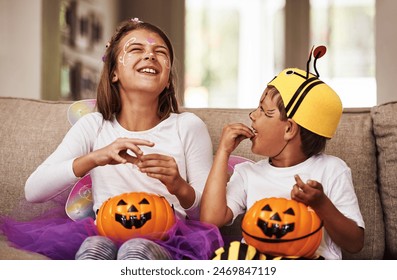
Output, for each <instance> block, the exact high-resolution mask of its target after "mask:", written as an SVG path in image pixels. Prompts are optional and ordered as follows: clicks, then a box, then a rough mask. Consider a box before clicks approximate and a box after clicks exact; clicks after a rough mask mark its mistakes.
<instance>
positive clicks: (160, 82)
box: [112, 29, 171, 95]
mask: <svg viewBox="0 0 397 280" xmlns="http://www.w3.org/2000/svg"><path fill="white" fill-rule="evenodd" d="M118 49H119V51H118V56H117V67H116V70H115V72H114V76H113V79H112V82H119V88H120V92H129V91H131V90H137V91H140V92H154V93H156V94H157V95H159V94H160V93H161V92H162V91H163V90H164V88H165V87H166V86H168V85H169V76H170V71H171V62H170V52H169V49H168V48H167V45H166V44H165V43H164V41H163V40H162V38H161V37H160V36H159V35H158V34H157V33H154V32H151V31H148V30H145V29H138V30H133V31H130V32H129V33H127V34H126V35H125V36H124V38H123V39H122V40H121V41H120V43H119V46H118Z"/></svg>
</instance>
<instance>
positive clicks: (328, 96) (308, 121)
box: [268, 46, 343, 138]
mask: <svg viewBox="0 0 397 280" xmlns="http://www.w3.org/2000/svg"><path fill="white" fill-rule="evenodd" d="M325 52H326V48H325V47H324V46H319V47H317V48H316V49H315V50H314V52H313V48H312V50H311V51H310V56H309V60H308V62H307V71H303V70H300V69H297V68H288V69H284V70H283V71H282V72H281V73H280V74H278V75H277V76H276V77H275V78H274V79H273V80H272V81H270V82H269V83H268V85H269V86H274V87H275V88H276V89H277V90H278V91H279V92H280V95H281V98H282V99H283V102H284V105H285V109H286V112H287V116H288V118H291V119H293V120H294V121H295V122H296V123H297V124H299V125H300V126H302V127H304V128H306V129H307V130H310V131H311V132H314V133H316V134H318V135H321V136H324V137H326V138H332V136H333V135H334V134H335V131H336V128H337V127H338V124H339V120H340V118H341V116H342V110H343V108H342V102H341V100H340V98H339V96H338V94H337V93H336V92H335V91H334V90H333V89H332V88H330V87H329V86H328V85H327V84H325V83H324V82H323V81H321V80H320V79H319V74H318V72H317V69H316V66H315V65H316V60H317V59H318V58H320V57H321V56H323V55H324V54H325ZM312 53H313V56H314V58H315V61H314V68H315V71H316V74H317V76H316V75H313V74H311V73H309V63H310V59H311V56H312Z"/></svg>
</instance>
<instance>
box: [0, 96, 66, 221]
mask: <svg viewBox="0 0 397 280" xmlns="http://www.w3.org/2000/svg"><path fill="white" fill-rule="evenodd" d="M69 103H70V102H50V101H38V100H29V99H19V98H0V133H1V134H0V147H1V150H0V162H1V164H0V175H1V183H0V185H1V187H0V213H1V214H2V215H12V216H13V217H15V218H18V219H30V218H31V217H35V216H37V215H39V214H42V213H44V212H45V211H46V210H47V209H49V208H51V206H53V204H54V203H55V202H54V201H52V202H47V203H41V204H32V203H28V202H26V201H25V199H24V198H25V195H24V185H25V182H26V180H27V178H28V177H29V175H30V174H31V173H32V172H33V171H34V170H35V169H36V168H37V166H38V165H39V164H40V163H42V162H43V161H44V160H45V159H46V158H47V157H48V156H49V155H50V154H51V153H52V152H53V151H54V150H55V148H56V147H57V146H58V145H59V143H60V142H61V140H62V138H63V137H64V135H65V133H66V132H67V130H68V129H69V128H70V124H69V123H68V121H67V118H66V112H67V109H68V107H69ZM65 195H66V194H65Z"/></svg>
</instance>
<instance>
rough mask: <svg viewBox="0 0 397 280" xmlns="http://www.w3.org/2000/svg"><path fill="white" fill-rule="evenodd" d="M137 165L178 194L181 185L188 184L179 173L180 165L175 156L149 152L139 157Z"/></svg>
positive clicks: (170, 191)
mask: <svg viewBox="0 0 397 280" xmlns="http://www.w3.org/2000/svg"><path fill="white" fill-rule="evenodd" d="M139 160H140V161H139V163H138V164H137V166H138V167H139V170H140V171H141V172H143V173H146V174H147V175H148V176H149V177H152V178H155V179H158V180H160V181H161V182H162V183H163V184H164V185H165V186H166V187H167V189H168V192H169V193H171V194H173V195H177V193H178V191H180V186H184V185H186V184H187V183H186V181H185V180H184V179H183V178H182V177H181V175H180V174H179V169H178V165H177V163H176V161H175V159H174V158H173V157H170V156H166V155H160V154H147V155H142V156H140V158H139Z"/></svg>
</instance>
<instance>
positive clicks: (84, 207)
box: [65, 99, 96, 221]
mask: <svg viewBox="0 0 397 280" xmlns="http://www.w3.org/2000/svg"><path fill="white" fill-rule="evenodd" d="M95 106H96V99H84V100H79V101H76V102H74V103H72V104H71V105H70V106H69V108H68V111H67V118H68V121H69V123H70V124H71V125H74V124H75V123H76V122H77V121H78V120H79V119H80V118H81V117H82V116H84V115H86V114H88V113H91V112H94V111H95ZM92 207H93V201H92V182H91V176H90V174H87V175H85V176H84V177H82V178H81V179H79V180H78V181H77V182H76V184H74V186H73V187H72V190H71V191H70V193H69V196H68V198H67V200H66V205H65V211H66V214H67V215H68V217H69V218H70V219H72V220H73V221H76V220H81V219H84V218H86V217H92V218H95V213H94V210H93V209H92Z"/></svg>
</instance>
